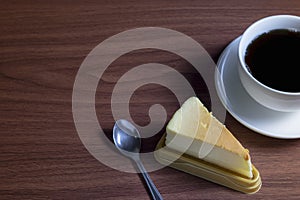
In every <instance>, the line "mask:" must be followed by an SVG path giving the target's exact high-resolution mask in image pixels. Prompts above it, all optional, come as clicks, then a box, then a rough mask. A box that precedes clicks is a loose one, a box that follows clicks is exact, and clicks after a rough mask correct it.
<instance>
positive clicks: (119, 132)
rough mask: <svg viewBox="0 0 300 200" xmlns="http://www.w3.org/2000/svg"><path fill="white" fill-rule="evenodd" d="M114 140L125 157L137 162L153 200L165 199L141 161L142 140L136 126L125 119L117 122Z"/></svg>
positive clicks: (114, 129)
mask: <svg viewBox="0 0 300 200" xmlns="http://www.w3.org/2000/svg"><path fill="white" fill-rule="evenodd" d="M113 140H114V143H115V146H116V147H117V149H118V150H119V151H120V152H121V153H122V154H123V155H125V156H126V157H129V158H131V159H132V160H133V161H135V163H136V165H137V167H138V169H139V170H140V172H141V174H142V175H143V177H144V179H145V182H146V183H147V186H148V188H149V191H150V193H151V195H152V198H153V199H155V200H159V199H163V198H162V196H161V195H160V193H159V191H158V190H157V188H156V187H155V185H154V183H153V182H152V180H151V179H150V177H149V175H148V173H147V171H146V170H145V168H144V166H143V164H142V162H141V160H140V155H139V152H140V149H141V138H140V134H139V132H138V130H137V129H136V128H135V126H134V125H132V124H131V123H130V122H128V121H127V120H124V119H120V120H118V121H116V123H115V125H114V128H113Z"/></svg>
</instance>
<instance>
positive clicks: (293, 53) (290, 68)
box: [245, 29, 300, 92]
mask: <svg viewBox="0 0 300 200" xmlns="http://www.w3.org/2000/svg"><path fill="white" fill-rule="evenodd" d="M245 61H246V64H247V67H248V70H249V71H250V73H251V74H252V75H253V77H255V78H256V79H257V80H258V81H260V82H261V83H263V84H264V85H266V86H269V87H271V88H273V89H277V90H281V91H285V92H300V73H299V69H300V32H297V31H294V30H289V29H276V30H272V31H270V32H267V33H264V34H262V35H260V36H258V37H257V38H256V39H254V40H253V41H252V42H251V43H250V44H249V46H248V47H247V50H246V55H245Z"/></svg>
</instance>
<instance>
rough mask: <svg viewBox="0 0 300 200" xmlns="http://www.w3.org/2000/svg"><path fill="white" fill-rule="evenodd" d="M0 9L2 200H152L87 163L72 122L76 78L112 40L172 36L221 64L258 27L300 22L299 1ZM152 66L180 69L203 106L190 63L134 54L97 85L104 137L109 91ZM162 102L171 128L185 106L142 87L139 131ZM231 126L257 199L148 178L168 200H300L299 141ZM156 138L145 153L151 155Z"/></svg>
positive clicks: (135, 185)
mask: <svg viewBox="0 0 300 200" xmlns="http://www.w3.org/2000/svg"><path fill="white" fill-rule="evenodd" d="M0 7H1V9H0V27H1V28H0V29H1V31H0V121H1V122H0V199H149V198H150V197H149V195H148V193H147V191H146V190H145V187H144V185H143V182H142V180H141V178H140V176H138V175H137V174H128V173H124V172H120V171H117V170H114V169H111V168H110V167H107V166H106V165H104V164H102V163H100V162H99V161H98V160H96V159H95V158H94V157H93V156H92V155H91V154H89V152H88V151H87V150H86V149H85V147H84V145H83V144H82V142H81V140H80V139H79V136H78V134H77V132H76V128H75V125H74V122H73V116H72V89H73V84H74V80H75V76H76V73H77V70H78V69H79V67H80V65H81V63H82V62H83V60H84V58H85V57H86V56H87V54H88V53H89V52H90V51H91V50H92V49H93V48H94V47H95V46H96V45H98V44H99V43H100V42H102V41H103V40H105V39H106V38H108V37H110V36H112V35H115V34H117V33H119V32H122V31H125V30H129V29H132V28H138V27H147V26H154V27H164V28H170V29H173V30H176V31H179V32H182V33H184V34H186V35H188V36H190V37H192V38H193V39H194V40H196V41H197V42H199V43H200V44H202V45H203V46H204V47H205V49H206V50H207V51H208V53H209V54H210V55H211V57H212V58H213V59H214V61H215V62H216V61H217V60H218V57H219V55H220V53H221V52H222V50H223V49H224V48H225V47H226V45H228V44H229V42H230V41H232V40H233V39H234V38H236V37H238V36H239V35H240V34H241V33H242V32H243V31H244V30H245V28H246V27H247V26H248V25H250V24H251V23H252V22H254V21H255V20H257V19H259V18H262V17H264V16H268V15H273V14H294V15H300V2H299V1H296V0H295V1H279V0H278V1H277V0H276V1H256V0H255V1H234V0H229V1H222V0H217V1H87V2H85V1H69V0H59V1H58V0H56V1H29V0H23V1H0ZM148 62H158V63H163V64H166V65H169V66H171V67H173V68H178V69H179V71H181V70H182V73H183V74H184V76H185V77H187V79H188V80H189V81H190V82H191V83H192V85H193V86H194V87H195V90H196V91H197V96H199V97H201V98H202V99H204V101H206V100H205V99H207V91H206V90H205V88H203V87H202V86H201V84H200V86H199V84H198V85H197V81H198V80H199V75H198V74H197V73H196V72H195V71H193V69H192V67H191V66H190V65H189V64H188V63H187V62H186V61H185V60H183V59H181V58H179V57H178V56H176V55H174V54H171V53H169V52H162V51H159V50H153V49H150V50H149V49H146V50H137V51H134V52H130V53H128V54H126V55H123V56H121V57H120V58H118V59H117V60H116V61H115V62H113V63H112V64H111V66H110V67H109V69H108V70H107V71H106V72H105V74H104V75H103V77H102V79H101V81H100V82H99V85H98V89H97V94H96V109H97V115H98V118H99V122H100V124H101V126H102V128H103V129H104V131H105V133H106V134H107V135H108V136H110V135H111V130H112V126H113V124H114V119H113V117H112V114H111V111H110V98H111V91H112V88H113V85H114V84H115V82H116V81H117V80H118V78H119V77H120V76H121V75H122V73H124V72H126V71H128V70H129V69H130V68H132V67H134V66H137V65H140V64H144V63H148ZM153 96H155V98H153ZM160 102H161V103H162V104H163V105H164V106H165V108H166V110H167V112H168V119H170V116H171V115H172V113H173V112H174V111H175V110H176V109H177V108H178V105H179V104H178V102H177V101H176V98H175V96H174V95H173V94H172V93H171V92H170V91H168V90H167V89H166V88H163V87H161V86H158V85H146V86H144V87H141V88H139V90H138V91H136V93H135V94H134V96H133V97H132V99H131V105H130V106H131V112H132V115H133V116H134V117H133V118H134V119H135V120H136V123H138V124H140V125H146V124H147V123H148V122H149V118H148V116H147V112H148V108H149V106H150V105H152V104H153V103H160ZM206 103H207V102H206ZM225 124H226V126H227V127H228V128H229V129H230V130H231V131H232V132H233V133H234V134H235V136H236V137H237V138H238V139H239V140H240V141H241V143H242V144H243V145H244V146H245V147H247V148H248V149H250V151H251V155H252V161H253V163H254V164H255V166H256V167H257V168H258V169H259V171H260V173H261V176H262V180H263V186H262V188H261V190H260V191H259V192H258V193H256V194H253V195H246V194H242V193H239V192H236V191H233V190H231V189H228V188H225V187H222V186H219V185H216V184H214V183H211V182H208V181H205V180H203V179H201V178H197V177H194V176H191V175H188V174H186V173H183V172H179V171H176V170H174V169H171V168H168V167H166V168H163V169H161V170H158V171H155V172H151V173H150V176H151V178H152V179H153V181H154V182H155V184H156V186H157V187H158V189H159V191H160V192H161V194H162V196H163V197H164V199H214V200H217V199H228V200H229V199H273V200H275V199H300V189H299V188H300V187H299V185H300V161H299V155H300V141H299V140H280V139H274V138H270V137H265V136H262V135H260V134H257V133H254V132H252V131H251V130H249V129H247V128H246V127H244V126H243V125H241V124H240V123H239V122H237V121H236V120H235V119H234V118H233V117H232V116H230V115H229V114H227V116H226V121H225ZM162 131H163V130H162ZM162 131H161V132H162ZM158 137H159V135H158V136H157V137H156V138H154V139H152V140H150V141H148V142H146V143H145V144H144V147H145V148H146V150H147V148H148V151H149V149H150V150H151V148H153V146H155V144H154V142H155V141H156V140H157V138H158Z"/></svg>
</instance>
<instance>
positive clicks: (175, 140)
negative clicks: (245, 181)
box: [166, 97, 253, 178]
mask: <svg viewBox="0 0 300 200" xmlns="http://www.w3.org/2000/svg"><path fill="white" fill-rule="evenodd" d="M166 132H167V136H166V145H167V147H168V148H170V149H173V150H176V151H178V152H181V153H185V154H188V155H191V156H193V157H196V158H199V159H203V160H204V161H206V162H209V163H212V164H215V165H217V166H219V167H222V168H225V169H228V170H231V171H233V172H236V173H238V174H240V175H243V176H245V177H247V178H252V176H253V174H252V164H251V160H250V155H249V151H248V150H247V149H245V148H244V147H243V146H242V145H241V144H240V142H239V141H238V140H237V139H236V138H235V137H234V136H233V135H232V134H231V132H230V131H229V130H228V129H227V128H226V127H225V125H223V124H222V123H221V122H219V121H218V120H217V119H216V118H215V117H214V116H213V115H212V114H211V113H210V112H208V110H207V109H206V108H205V107H204V106H203V104H202V103H201V102H200V100H199V99H198V98H197V97H191V98H189V99H188V100H186V101H185V102H184V104H183V105H182V107H181V108H180V109H179V110H177V111H176V113H175V114H174V116H173V117H172V119H171V120H170V122H169V123H168V125H167V128H166Z"/></svg>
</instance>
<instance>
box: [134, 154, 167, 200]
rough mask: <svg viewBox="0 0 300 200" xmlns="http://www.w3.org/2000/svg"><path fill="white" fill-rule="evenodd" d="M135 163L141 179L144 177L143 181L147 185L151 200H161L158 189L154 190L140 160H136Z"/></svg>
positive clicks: (154, 187)
mask: <svg viewBox="0 0 300 200" xmlns="http://www.w3.org/2000/svg"><path fill="white" fill-rule="evenodd" d="M135 162H136V164H137V166H138V168H139V170H140V172H141V174H142V175H143V177H144V179H145V181H146V183H147V186H148V188H149V190H150V193H151V195H152V198H153V200H160V199H161V200H162V199H163V198H162V196H161V194H160V193H159V191H158V189H157V188H156V186H155V185H154V183H153V182H152V180H151V178H150V177H149V175H148V173H147V171H146V170H145V168H144V166H143V164H142V162H141V161H140V160H136V161H135Z"/></svg>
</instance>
